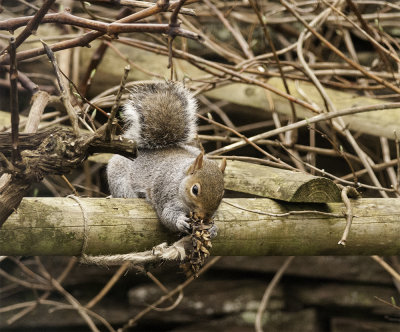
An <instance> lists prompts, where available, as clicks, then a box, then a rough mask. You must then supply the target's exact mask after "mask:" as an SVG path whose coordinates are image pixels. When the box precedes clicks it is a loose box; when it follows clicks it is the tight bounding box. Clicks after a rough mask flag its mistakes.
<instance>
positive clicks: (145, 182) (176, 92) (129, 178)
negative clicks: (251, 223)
mask: <svg viewBox="0 0 400 332" xmlns="http://www.w3.org/2000/svg"><path fill="white" fill-rule="evenodd" d="M196 107H197V105H196V101H195V100H194V99H193V98H192V97H191V96H190V94H189V93H188V91H187V90H186V89H185V88H184V87H183V86H182V85H180V84H177V83H171V82H159V83H154V84H150V85H148V86H144V85H141V86H139V87H137V88H135V89H134V90H133V92H132V97H131V100H130V101H129V102H128V104H127V105H126V106H125V111H124V116H125V117H126V119H125V120H126V122H127V125H128V127H127V128H126V134H125V135H126V136H127V137H130V138H133V139H135V140H136V141H137V142H138V144H139V145H138V146H139V151H138V157H137V158H136V159H134V160H129V159H127V158H124V157H122V156H118V155H116V156H114V157H112V158H111V160H110V162H109V164H108V167H107V177H108V183H109V187H110V191H111V195H112V196H113V197H126V198H128V197H143V195H145V197H146V198H147V200H148V201H149V202H150V203H151V204H152V205H153V207H154V208H155V210H156V212H157V215H158V217H159V219H160V221H161V222H162V223H163V224H164V225H165V226H166V227H168V228H169V229H171V230H172V231H176V232H188V230H189V229H190V226H189V223H188V222H189V213H190V212H191V211H196V210H197V211H200V212H201V213H202V214H203V215H204V217H211V216H212V215H213V214H214V212H215V211H216V209H217V208H218V205H219V203H220V201H221V199H222V195H223V175H222V172H221V171H220V169H219V167H218V165H217V164H216V163H215V162H214V161H211V160H208V159H206V158H204V160H203V167H202V169H200V170H199V171H198V172H197V173H196V174H194V175H191V174H187V173H188V169H189V168H190V166H191V165H192V164H193V162H194V160H195V159H196V157H197V156H198V155H199V154H200V150H199V149H197V148H195V147H193V146H191V145H187V144H186V143H188V142H191V141H193V139H194V136H195V134H196V120H195V112H196ZM160 108H163V109H162V110H160ZM149 112H153V113H154V114H153V116H148V115H149ZM160 113H162V114H163V115H162V116H160V117H157V116H154V115H157V114H160ZM168 114H170V115H168ZM168 118H169V119H172V120H171V123H170V124H169V125H167V126H165V121H166V119H168ZM143 121H150V122H151V123H149V122H147V123H146V122H145V123H144V122H143ZM160 127H161V128H162V130H159V129H160ZM194 180H195V181H196V182H199V184H201V189H202V193H204V195H206V197H203V198H201V197H199V198H198V201H196V202H193V198H192V197H189V196H190V195H189V194H188V186H189V187H190V188H191V186H192V184H191V183H193V181H194ZM199 196H200V195H199ZM196 199H197V198H196ZM196 204H197V205H196ZM216 232H217V228H216V227H214V228H213V229H212V230H211V233H212V234H211V235H212V236H215V235H216Z"/></svg>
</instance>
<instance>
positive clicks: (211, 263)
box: [118, 256, 221, 332]
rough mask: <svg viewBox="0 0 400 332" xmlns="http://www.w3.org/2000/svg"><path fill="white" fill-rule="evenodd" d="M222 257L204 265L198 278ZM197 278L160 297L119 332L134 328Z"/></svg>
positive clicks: (190, 278)
mask: <svg viewBox="0 0 400 332" xmlns="http://www.w3.org/2000/svg"><path fill="white" fill-rule="evenodd" d="M220 258H221V257H220V256H217V257H214V258H213V259H211V260H210V261H209V262H208V263H207V264H206V265H204V267H203V268H202V269H201V270H200V272H199V273H198V276H200V275H201V274H203V273H204V272H206V271H207V270H208V269H209V268H210V267H211V266H213V265H214V264H215V263H216V262H218V260H219V259H220ZM195 279H196V277H195V276H191V277H189V278H188V279H187V280H186V281H185V282H183V283H182V284H180V285H179V286H177V287H176V288H175V289H173V290H172V291H170V292H169V293H168V294H167V295H164V296H162V297H160V299H158V300H157V301H155V302H153V303H152V304H151V306H149V307H147V308H146V309H144V310H142V311H141V312H139V313H138V314H137V315H136V316H135V317H133V318H132V319H130V320H129V321H128V322H127V323H126V324H125V325H124V326H123V327H122V328H120V329H118V332H123V331H126V330H128V329H129V328H130V327H132V326H134V325H135V324H136V322H137V321H138V320H139V319H140V318H142V317H143V316H144V315H146V314H147V313H149V312H150V311H151V310H153V308H154V307H157V306H159V305H160V304H161V303H163V302H165V301H166V300H168V299H169V298H170V297H172V296H174V295H175V294H176V293H179V292H180V291H181V290H183V289H184V288H185V287H186V286H188V285H189V284H191V283H192V281H193V280H195Z"/></svg>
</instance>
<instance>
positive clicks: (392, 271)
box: [371, 255, 400, 282]
mask: <svg viewBox="0 0 400 332" xmlns="http://www.w3.org/2000/svg"><path fill="white" fill-rule="evenodd" d="M371 258H372V259H373V260H374V261H375V262H377V263H378V264H379V265H380V266H382V267H383V268H384V269H385V270H386V271H387V272H388V273H389V274H390V275H391V276H392V277H393V278H394V279H396V280H397V281H398V282H400V274H399V273H398V272H397V271H396V270H395V269H394V268H392V267H391V266H390V265H389V264H388V263H386V262H385V261H384V260H383V259H382V258H381V257H379V256H376V255H374V256H371Z"/></svg>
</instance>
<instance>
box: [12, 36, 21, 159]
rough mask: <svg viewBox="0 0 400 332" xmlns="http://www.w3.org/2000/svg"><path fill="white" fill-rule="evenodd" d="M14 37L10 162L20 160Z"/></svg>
mask: <svg viewBox="0 0 400 332" xmlns="http://www.w3.org/2000/svg"><path fill="white" fill-rule="evenodd" d="M15 52H16V46H15V39H14V38H11V39H10V44H9V53H10V61H11V64H10V110H11V139H12V162H13V163H16V162H17V161H19V160H21V154H20V151H19V147H18V130H19V110H18V87H17V84H18V70H17V58H16V53H15Z"/></svg>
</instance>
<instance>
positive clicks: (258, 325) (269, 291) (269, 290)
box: [254, 256, 294, 332]
mask: <svg viewBox="0 0 400 332" xmlns="http://www.w3.org/2000/svg"><path fill="white" fill-rule="evenodd" d="M293 259H294V256H289V257H288V258H286V260H285V261H284V263H283V264H282V266H281V267H280V268H279V270H278V271H277V272H276V273H275V275H274V277H273V278H272V280H271V282H270V283H269V285H268V287H267V288H266V289H265V292H264V295H263V297H262V300H261V303H260V305H259V306H258V309H257V315H256V320H255V324H254V326H255V329H256V331H257V332H262V331H263V328H262V315H263V313H264V311H265V309H266V308H267V304H268V301H269V298H270V297H271V294H272V291H273V290H274V289H275V287H276V285H277V284H278V282H279V280H280V279H281V278H282V275H283V274H284V273H285V271H286V270H287V268H288V267H289V265H290V263H291V262H292V261H293Z"/></svg>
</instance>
